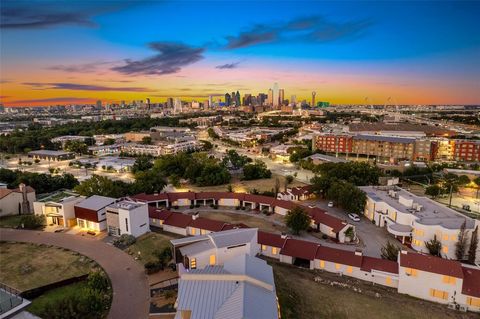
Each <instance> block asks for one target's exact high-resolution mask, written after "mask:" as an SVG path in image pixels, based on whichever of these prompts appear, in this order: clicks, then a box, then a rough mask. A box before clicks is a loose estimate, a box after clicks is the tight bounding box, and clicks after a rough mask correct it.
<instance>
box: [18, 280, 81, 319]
mask: <svg viewBox="0 0 480 319" xmlns="http://www.w3.org/2000/svg"><path fill="white" fill-rule="evenodd" d="M86 286H87V283H86V282H85V281H81V282H76V283H73V284H70V285H67V286H63V287H60V288H55V289H52V290H50V291H48V292H46V293H44V294H43V295H41V296H40V297H38V298H35V299H34V300H33V301H32V303H31V304H30V305H29V306H28V307H27V311H30V312H31V313H33V314H34V315H40V314H41V313H42V309H44V308H45V305H46V304H49V303H50V302H54V301H58V300H60V299H63V298H68V297H70V296H74V295H76V294H78V292H79V291H81V290H83V288H85V287H86Z"/></svg>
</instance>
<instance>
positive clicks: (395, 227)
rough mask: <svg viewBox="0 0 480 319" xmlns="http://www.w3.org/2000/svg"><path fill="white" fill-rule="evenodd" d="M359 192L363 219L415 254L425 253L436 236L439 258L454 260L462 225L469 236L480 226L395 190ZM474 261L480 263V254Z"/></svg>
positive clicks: (424, 199)
mask: <svg viewBox="0 0 480 319" xmlns="http://www.w3.org/2000/svg"><path fill="white" fill-rule="evenodd" d="M360 189H362V190H363V191H364V192H365V193H366V195H367V202H366V205H365V211H364V215H365V216H366V217H367V218H368V219H370V220H372V221H374V222H375V225H377V226H379V227H385V228H386V229H387V231H388V232H389V233H390V234H392V235H394V236H395V237H397V238H398V239H399V240H400V241H402V243H408V244H411V246H412V248H413V249H415V250H416V251H420V252H425V253H428V249H427V247H425V242H427V241H429V240H432V239H433V238H434V236H436V238H437V240H439V241H440V242H441V244H442V253H441V254H442V256H443V257H445V258H449V259H455V258H456V256H455V245H456V243H457V241H458V233H459V231H460V228H461V227H462V224H463V223H465V228H466V231H467V233H468V234H471V233H472V231H473V229H474V228H475V227H476V226H480V222H479V221H478V220H476V221H475V220H473V219H471V218H470V217H467V216H464V215H462V214H460V213H458V212H456V211H454V210H453V209H450V208H448V207H446V206H443V205H442V204H439V203H437V202H435V201H433V200H431V199H429V198H427V197H420V196H416V195H414V194H412V193H410V192H408V191H406V190H404V189H402V188H399V187H396V186H362V187H360ZM467 237H470V236H469V235H467ZM466 251H468V249H467V250H466ZM477 259H478V260H479V261H480V254H477Z"/></svg>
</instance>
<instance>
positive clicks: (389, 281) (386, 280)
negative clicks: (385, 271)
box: [385, 276, 392, 285]
mask: <svg viewBox="0 0 480 319" xmlns="http://www.w3.org/2000/svg"><path fill="white" fill-rule="evenodd" d="M385 283H386V284H387V285H391V284H392V277H390V276H387V278H385Z"/></svg>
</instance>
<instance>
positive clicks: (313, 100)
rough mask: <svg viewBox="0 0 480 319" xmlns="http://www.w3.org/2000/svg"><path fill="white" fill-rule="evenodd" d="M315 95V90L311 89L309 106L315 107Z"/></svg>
mask: <svg viewBox="0 0 480 319" xmlns="http://www.w3.org/2000/svg"><path fill="white" fill-rule="evenodd" d="M315 95H317V92H315V91H313V92H312V105H310V106H311V107H315Z"/></svg>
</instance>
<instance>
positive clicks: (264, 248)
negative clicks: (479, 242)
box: [260, 245, 280, 259]
mask: <svg viewBox="0 0 480 319" xmlns="http://www.w3.org/2000/svg"><path fill="white" fill-rule="evenodd" d="M274 248H275V249H274ZM274 250H276V253H275V254H274V253H273V252H274ZM260 254H262V255H264V256H267V257H271V258H275V259H280V248H277V247H272V246H268V245H261V246H260Z"/></svg>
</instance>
